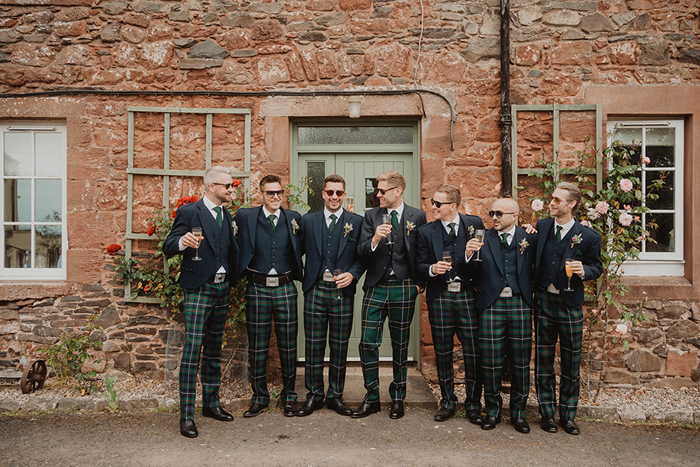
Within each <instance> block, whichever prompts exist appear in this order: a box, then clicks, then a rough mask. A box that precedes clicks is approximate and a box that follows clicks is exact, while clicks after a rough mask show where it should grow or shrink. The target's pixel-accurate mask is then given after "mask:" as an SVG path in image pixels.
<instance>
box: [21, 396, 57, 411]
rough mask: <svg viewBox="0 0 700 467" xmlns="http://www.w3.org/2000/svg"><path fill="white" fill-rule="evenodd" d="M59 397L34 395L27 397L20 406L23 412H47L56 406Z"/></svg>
mask: <svg viewBox="0 0 700 467" xmlns="http://www.w3.org/2000/svg"><path fill="white" fill-rule="evenodd" d="M59 400H60V399H55V398H46V397H35V396H32V397H30V398H29V400H28V401H27V403H26V404H24V406H23V407H22V411H23V412H47V411H49V410H54V409H55V408H56V407H57V406H58V402H59Z"/></svg>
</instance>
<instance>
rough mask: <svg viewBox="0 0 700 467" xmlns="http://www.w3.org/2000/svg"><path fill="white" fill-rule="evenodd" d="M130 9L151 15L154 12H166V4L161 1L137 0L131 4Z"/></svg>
mask: <svg viewBox="0 0 700 467" xmlns="http://www.w3.org/2000/svg"><path fill="white" fill-rule="evenodd" d="M131 9H132V10H133V11H135V12H136V13H144V14H147V15H152V14H154V13H166V12H167V10H168V5H166V4H165V3H161V2H149V1H137V2H134V3H132V4H131Z"/></svg>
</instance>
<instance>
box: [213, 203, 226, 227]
mask: <svg viewBox="0 0 700 467" xmlns="http://www.w3.org/2000/svg"><path fill="white" fill-rule="evenodd" d="M214 211H216V223H217V224H219V228H221V226H223V225H224V218H223V217H222V216H221V206H214Z"/></svg>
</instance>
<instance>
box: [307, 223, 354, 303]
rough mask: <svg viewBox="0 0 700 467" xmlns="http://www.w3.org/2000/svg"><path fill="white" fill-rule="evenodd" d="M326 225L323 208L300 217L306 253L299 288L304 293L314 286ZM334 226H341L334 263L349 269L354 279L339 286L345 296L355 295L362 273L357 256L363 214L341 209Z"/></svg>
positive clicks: (320, 260) (340, 267) (347, 270)
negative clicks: (301, 285) (302, 281)
mask: <svg viewBox="0 0 700 467" xmlns="http://www.w3.org/2000/svg"><path fill="white" fill-rule="evenodd" d="M348 226H349V227H348ZM325 228H326V219H325V217H324V216H323V210H321V211H316V212H311V213H308V214H305V215H303V216H302V217H301V232H302V245H303V248H304V252H305V253H306V262H305V264H304V268H305V269H304V284H303V287H302V290H303V291H304V293H306V292H308V291H309V290H310V289H311V286H313V285H314V283H315V282H316V279H317V278H318V276H319V274H320V273H321V267H322V263H323V247H324V245H325V241H324V239H325V235H324V230H325ZM335 228H336V229H343V235H342V237H341V238H340V245H339V246H338V256H337V257H336V261H335V265H336V267H337V268H338V269H342V270H343V272H349V273H350V274H352V275H353V277H354V278H355V280H354V281H353V283H352V284H350V285H349V286H347V287H345V288H343V289H342V291H343V293H344V294H345V295H347V296H348V297H351V296H353V295H355V289H356V286H357V281H359V280H360V277H362V274H363V273H364V272H365V268H364V265H363V264H362V261H361V260H360V255H358V254H357V243H358V242H357V240H358V239H359V238H360V231H361V230H362V216H358V215H357V214H353V213H351V212H348V211H345V210H343V213H342V215H341V216H340V218H338V221H337V223H336V226H335ZM331 272H333V271H331Z"/></svg>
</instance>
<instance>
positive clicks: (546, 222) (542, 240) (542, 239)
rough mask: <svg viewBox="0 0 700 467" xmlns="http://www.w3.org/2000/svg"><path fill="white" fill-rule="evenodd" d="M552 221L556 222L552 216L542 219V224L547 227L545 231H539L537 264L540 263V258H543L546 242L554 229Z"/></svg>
mask: <svg viewBox="0 0 700 467" xmlns="http://www.w3.org/2000/svg"><path fill="white" fill-rule="evenodd" d="M552 222H554V219H553V218H551V217H550V218H548V219H545V220H544V221H542V225H544V226H545V228H544V232H539V240H537V255H536V256H535V258H536V263H537V265H539V264H540V260H541V259H542V252H543V251H544V244H545V242H546V241H547V239H548V237H549V235H550V232H551V230H552Z"/></svg>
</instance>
